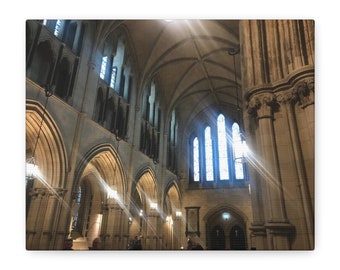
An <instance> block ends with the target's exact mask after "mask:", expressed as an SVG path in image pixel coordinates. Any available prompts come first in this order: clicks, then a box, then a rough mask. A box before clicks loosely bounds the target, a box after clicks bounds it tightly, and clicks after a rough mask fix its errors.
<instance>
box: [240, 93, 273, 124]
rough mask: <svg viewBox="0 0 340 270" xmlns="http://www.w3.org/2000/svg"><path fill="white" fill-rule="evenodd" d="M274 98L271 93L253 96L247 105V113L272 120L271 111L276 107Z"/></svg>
mask: <svg viewBox="0 0 340 270" xmlns="http://www.w3.org/2000/svg"><path fill="white" fill-rule="evenodd" d="M276 105H277V101H276V96H275V95H274V94H272V93H262V94H258V95H256V96H253V97H252V98H251V99H250V101H249V102H248V104H247V108H248V113H249V114H250V115H253V116H254V117H257V119H261V118H272V117H273V109H274V108H275V107H276Z"/></svg>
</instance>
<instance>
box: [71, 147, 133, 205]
mask: <svg viewBox="0 0 340 270" xmlns="http://www.w3.org/2000/svg"><path fill="white" fill-rule="evenodd" d="M94 171H96V172H95V173H94ZM91 173H94V175H96V176H98V177H99V176H100V177H101V178H102V179H104V180H105V182H106V183H107V185H109V186H115V187H116V188H117V192H118V193H119V194H121V196H123V200H126V190H127V186H126V175H125V172H124V169H123V165H122V161H121V159H120V157H119V155H118V153H117V152H116V150H115V149H114V148H113V147H112V145H110V144H101V145H97V146H95V147H93V148H92V149H90V150H89V151H88V152H87V153H86V154H85V155H84V157H83V159H82V160H81V161H80V164H79V166H78V169H77V170H76V173H75V176H76V181H75V182H74V186H73V190H76V188H77V187H78V186H79V182H80V181H81V178H82V177H84V176H86V175H89V174H91ZM117 176H118V177H117Z"/></svg>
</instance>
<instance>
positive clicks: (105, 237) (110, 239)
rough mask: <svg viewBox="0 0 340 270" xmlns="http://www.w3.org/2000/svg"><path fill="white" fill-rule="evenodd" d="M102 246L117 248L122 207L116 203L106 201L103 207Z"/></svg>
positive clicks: (109, 248) (106, 248) (108, 248)
mask: <svg viewBox="0 0 340 270" xmlns="http://www.w3.org/2000/svg"><path fill="white" fill-rule="evenodd" d="M103 214H104V216H103V225H102V233H101V239H102V248H103V249H105V250H113V249H119V246H120V245H119V244H120V238H121V232H120V231H121V219H122V209H121V208H120V206H119V204H118V203H112V202H111V203H108V204H107V205H105V206H104V207H103Z"/></svg>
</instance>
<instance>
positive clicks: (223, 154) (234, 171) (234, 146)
mask: <svg viewBox="0 0 340 270" xmlns="http://www.w3.org/2000/svg"><path fill="white" fill-rule="evenodd" d="M194 132H195V135H194V136H191V139H190V170H189V175H190V180H189V182H190V183H191V184H193V187H194V186H195V184H194V183H196V184H197V183H198V182H202V183H203V184H204V182H206V183H210V184H208V185H206V187H212V186H213V185H211V183H216V184H218V185H217V186H216V187H218V186H221V185H222V186H224V185H225V186H230V187H232V186H234V184H236V182H235V181H237V186H239V185H240V184H241V185H242V184H243V181H246V180H247V176H246V164H245V163H244V160H245V159H244V158H245V154H246V152H247V145H246V142H245V140H244V137H243V136H241V132H240V126H239V124H238V123H236V122H231V123H230V122H228V121H227V119H226V117H225V116H224V115H223V114H218V115H217V116H216V118H215V121H213V123H210V125H209V126H206V128H205V129H203V130H202V129H200V128H198V130H196V131H194ZM202 176H203V177H202Z"/></svg>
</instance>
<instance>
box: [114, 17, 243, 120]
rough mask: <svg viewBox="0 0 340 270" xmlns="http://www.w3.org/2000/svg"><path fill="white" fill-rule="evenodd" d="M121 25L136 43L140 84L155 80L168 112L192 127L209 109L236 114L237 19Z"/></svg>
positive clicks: (239, 98)
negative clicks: (227, 108)
mask: <svg viewBox="0 0 340 270" xmlns="http://www.w3.org/2000/svg"><path fill="white" fill-rule="evenodd" d="M120 26H123V27H125V29H126V32H127V33H128V36H129V39H130V41H131V43H132V46H133V50H134V53H135V57H136V62H137V67H138V73H139V76H140V82H141V85H143V84H145V83H147V82H148V81H150V80H151V79H153V78H155V79H156V82H157V85H158V89H160V90H161V99H162V101H163V106H164V107H165V112H166V113H168V114H170V113H171V111H172V110H173V109H176V114H177V119H179V121H181V122H182V123H184V124H188V123H190V122H191V120H192V119H194V118H195V116H196V115H197V114H199V113H200V112H203V111H205V110H206V109H207V108H211V107H213V108H214V107H215V108H220V107H229V108H231V109H232V110H236V108H237V105H238V104H239V103H240V102H241V94H240V93H237V91H240V90H236V87H235V85H236V83H238V84H239V83H240V82H241V80H240V56H239V53H237V54H235V55H234V52H238V50H239V47H240V45H239V21H237V20H173V21H166V20H124V21H121V22H120ZM235 70H236V72H237V73H236V74H235ZM235 75H236V76H235ZM238 88H239V89H240V87H238ZM236 97H238V100H237V98H236ZM164 107H163V108H164Z"/></svg>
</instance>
